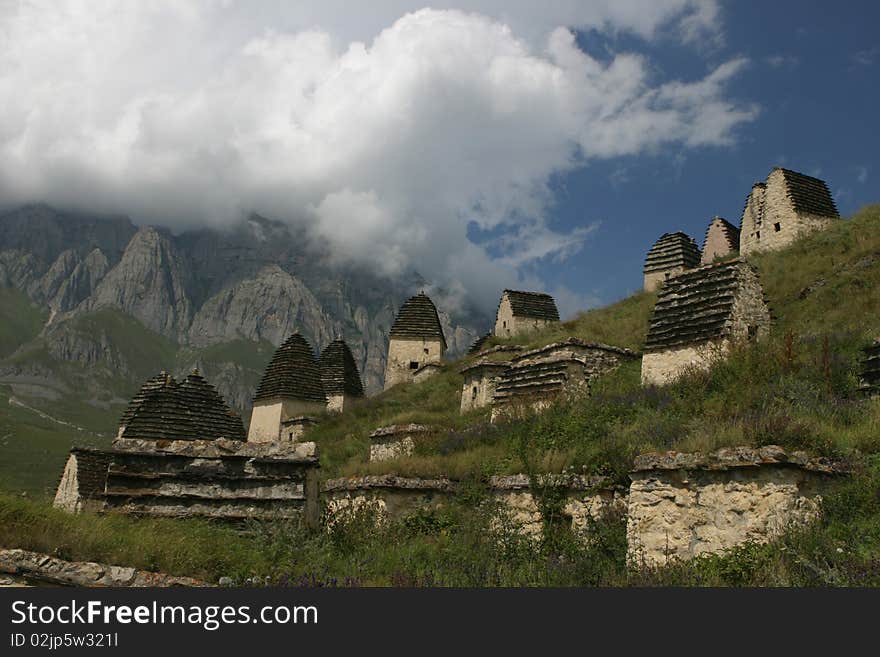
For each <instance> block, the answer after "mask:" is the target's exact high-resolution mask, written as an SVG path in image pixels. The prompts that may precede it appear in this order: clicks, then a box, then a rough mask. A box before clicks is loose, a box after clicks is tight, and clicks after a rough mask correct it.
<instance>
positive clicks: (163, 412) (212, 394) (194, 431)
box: [120, 370, 245, 440]
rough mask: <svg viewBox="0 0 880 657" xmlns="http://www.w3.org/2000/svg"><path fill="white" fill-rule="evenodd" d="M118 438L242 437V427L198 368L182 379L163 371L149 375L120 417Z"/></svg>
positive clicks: (239, 420) (189, 438)
mask: <svg viewBox="0 0 880 657" xmlns="http://www.w3.org/2000/svg"><path fill="white" fill-rule="evenodd" d="M120 426H121V428H122V433H121V435H120V437H121V438H138V439H146V440H197V439H198V440H215V439H217V438H227V439H230V440H244V439H245V433H244V427H243V426H242V423H241V418H240V417H238V415H237V414H235V413H234V412H233V411H232V410H230V408H229V407H228V406H227V405H226V402H224V401H223V398H222V397H220V395H219V394H218V393H217V391H216V390H215V389H214V386H212V385H211V384H210V383H208V382H207V381H205V379H204V378H203V377H202V376H201V375H200V374H199V373H198V371H197V370H195V371H193V373H192V374H189V375H188V376H187V377H186V379H184V381H183V382H182V383H178V382H177V381H176V380H175V379H174V377H172V376H171V375H170V374H168V373H166V372H162V373H160V374H159V375H158V376H155V377H152V378H151V379H148V380H147V381H146V382H145V383H144V385H143V386H142V387H141V389H140V391H139V392H138V394H137V395H135V396H134V398H133V399H132V400H131V402H130V403H129V405H128V408H127V409H126V410H125V413H123V415H122V418H121V420H120Z"/></svg>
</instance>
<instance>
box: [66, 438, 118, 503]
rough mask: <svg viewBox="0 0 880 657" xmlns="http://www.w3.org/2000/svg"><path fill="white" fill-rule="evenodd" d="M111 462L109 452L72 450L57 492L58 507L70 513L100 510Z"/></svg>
mask: <svg viewBox="0 0 880 657" xmlns="http://www.w3.org/2000/svg"><path fill="white" fill-rule="evenodd" d="M110 460H111V454H110V452H108V451H103V450H97V449H86V448H74V449H72V450H70V455H69V456H68V457H67V462H66V463H65V464H64V470H63V472H62V474H61V479H60V481H59V482H58V487H57V488H56V490H55V500H54V502H53V505H54V506H55V508H58V509H64V510H65V511H67V512H68V513H81V512H83V511H90V512H93V511H100V510H101V508H102V507H103V504H104V486H105V485H106V482H107V468H108V467H109V465H110Z"/></svg>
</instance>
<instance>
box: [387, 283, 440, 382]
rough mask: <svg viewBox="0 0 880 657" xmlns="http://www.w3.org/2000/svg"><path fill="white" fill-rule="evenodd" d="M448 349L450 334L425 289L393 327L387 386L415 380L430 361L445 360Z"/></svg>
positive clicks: (405, 309)
mask: <svg viewBox="0 0 880 657" xmlns="http://www.w3.org/2000/svg"><path fill="white" fill-rule="evenodd" d="M445 351H446V338H445V337H444V335H443V327H442V326H441V325H440V317H439V315H438V314H437V308H436V307H435V306H434V303H433V302H432V301H431V300H430V299H429V298H428V296H427V295H426V294H425V293H424V292H422V293H420V294H417V295H416V296H414V297H411V298H410V299H408V300H407V301H406V302H405V303H404V304H403V306H401V308H400V312H399V313H398V315H397V319H396V320H395V322H394V325H393V326H392V327H391V340H390V342H389V343H388V360H387V364H386V366H385V390H388V388H390V387H392V386H395V385H397V384H398V383H409V382H412V381H414V379H415V375H416V372H417V371H418V370H420V369H421V368H423V367H424V366H425V365H427V364H429V363H436V364H441V363H442V362H443V354H444V352H445Z"/></svg>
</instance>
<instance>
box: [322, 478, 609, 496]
mask: <svg viewBox="0 0 880 657" xmlns="http://www.w3.org/2000/svg"><path fill="white" fill-rule="evenodd" d="M539 483H540V485H558V486H562V487H566V488H568V489H570V490H593V489H596V488H604V489H608V490H611V489H616V488H619V486H614V485H613V484H612V483H611V480H610V479H609V478H608V477H601V476H586V475H558V474H556V475H541V476H540V477H539ZM488 484H489V488H490V489H491V490H493V491H505V490H525V489H528V488H529V487H530V482H529V476H528V475H525V474H514V475H494V476H492V477H489V481H488ZM460 485H461V482H459V481H456V480H453V479H448V478H446V477H440V478H435V479H421V478H418V477H399V476H397V475H393V474H387V475H366V476H363V477H341V478H339V479H330V480H328V481H326V482H324V485H323V486H322V488H321V492H322V493H334V492H339V491H353V490H366V489H370V488H388V489H395V490H436V491H443V492H450V493H454V492H456V491H458V489H459V487H460Z"/></svg>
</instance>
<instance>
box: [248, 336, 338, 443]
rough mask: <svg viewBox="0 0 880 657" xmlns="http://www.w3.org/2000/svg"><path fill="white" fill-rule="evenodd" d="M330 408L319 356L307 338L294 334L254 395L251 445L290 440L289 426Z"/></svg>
mask: <svg viewBox="0 0 880 657" xmlns="http://www.w3.org/2000/svg"><path fill="white" fill-rule="evenodd" d="M326 407H327V397H326V395H325V394H324V387H323V384H322V382H321V372H320V369H319V367H318V361H317V359H316V358H315V353H314V352H313V351H312V347H311V346H310V345H309V343H308V342H306V339H305V338H304V337H303V336H301V335H300V334H299V333H294V334H293V335H291V336H290V337H289V338H287V340H285V342H284V344H282V345H281V346H280V347H278V349H277V350H276V351H275V354H274V355H273V356H272V360H271V361H270V362H269V366H268V367H267V368H266V372H265V374H263V379H262V380H261V381H260V386H259V387H258V388H257V394H256V395H254V410H253V413H252V415H251V425H250V429H249V430H248V437H247V439H248V442H255V443H265V442H274V441H278V440H282V439H286V438H287V436H284V434H283V431H282V430H283V429H284V428H285V425H287V423H289V422H294V421H297V420H299V419H302V418H303V416H309V415H312V414H315V413H320V412H322V411H324V409H325V408H326Z"/></svg>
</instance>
